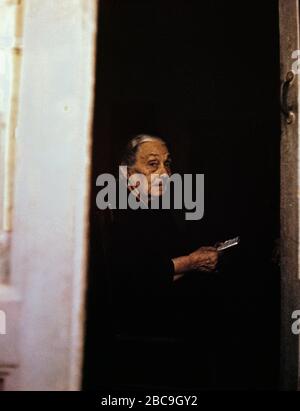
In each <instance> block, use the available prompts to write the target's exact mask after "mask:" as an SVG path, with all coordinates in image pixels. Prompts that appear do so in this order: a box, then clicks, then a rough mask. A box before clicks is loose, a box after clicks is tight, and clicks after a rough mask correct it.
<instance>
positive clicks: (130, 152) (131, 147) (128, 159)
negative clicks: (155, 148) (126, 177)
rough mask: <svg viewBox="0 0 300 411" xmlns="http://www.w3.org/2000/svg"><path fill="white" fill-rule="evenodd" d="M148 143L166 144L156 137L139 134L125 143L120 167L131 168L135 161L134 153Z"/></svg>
mask: <svg viewBox="0 0 300 411" xmlns="http://www.w3.org/2000/svg"><path fill="white" fill-rule="evenodd" d="M148 141H159V142H160V143H162V144H166V142H165V141H164V140H163V139H162V138H160V137H156V136H151V135H149V134H139V135H138V136H135V137H133V138H132V139H131V140H129V142H128V143H127V146H126V149H125V152H124V155H123V157H122V161H121V165H122V166H127V167H132V166H133V165H134V164H135V161H136V153H137V151H138V149H139V147H140V145H141V144H143V143H147V142H148Z"/></svg>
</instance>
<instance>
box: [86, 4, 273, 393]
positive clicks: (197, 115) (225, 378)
mask: <svg viewBox="0 0 300 411" xmlns="http://www.w3.org/2000/svg"><path fill="white" fill-rule="evenodd" d="M278 32H279V19H278V2H277V1H271V0H268V1H265V2H263V3H262V2H259V1H258V0H254V1H252V2H248V3H246V4H245V3H238V2H222V1H217V0H211V1H210V2H199V1H193V0H189V1H182V0H172V1H171V0H166V1H163V2H162V1H156V0H113V1H104V0H103V1H100V13H99V33H98V64H97V84H96V103H95V120H94V140H93V165H92V167H93V172H92V200H91V204H92V209H91V213H90V221H91V233H90V265H89V266H90V268H89V291H88V299H87V319H88V320H87V334H86V346H85V366H84V379H83V388H84V389H87V390H88V389H99V388H101V387H108V388H137V387H144V388H147V389H151V388H157V387H158V386H160V387H166V388H198V389H200V388H201V387H202V384H203V381H205V379H206V377H207V380H209V383H208V384H207V385H206V386H205V384H204V386H205V388H208V389H210V388H211V389H239V388H240V389H260V388H269V389H276V388H278V379H279V326H280V292H279V290H280V278H279V277H280V272H279V265H278V257H277V253H276V250H277V248H278V239H279V235H280V226H279V205H280V191H279V187H280V182H279V180H280V176H279V170H280V155H279V153H280V103H279V100H280V99H279V79H280V71H279V70H280V67H279V33H278ZM140 133H147V134H154V135H158V136H161V137H163V138H164V139H166V140H167V141H168V143H169V145H170V149H171V152H172V155H173V158H174V163H175V168H176V171H178V172H180V173H204V175H205V214H204V217H203V218H202V219H201V220H199V221H194V222H189V224H188V227H187V230H188V231H187V232H188V236H189V240H190V241H191V242H192V243H194V244H195V247H200V246H201V245H213V244H214V243H216V242H217V241H220V240H227V239H229V238H232V237H235V236H236V235H239V236H240V237H241V245H240V248H239V250H238V252H236V253H235V254H233V257H232V258H231V260H230V261H229V262H228V263H227V266H226V267H224V269H223V270H222V271H221V273H219V274H218V275H209V276H207V275H204V276H201V275H199V276H198V277H197V278H195V277H193V278H192V279H191V280H188V281H186V282H185V284H184V291H183V294H182V298H183V300H182V301H183V305H184V306H185V307H187V310H188V312H189V316H188V327H191V328H195V329H197V334H198V338H199V339H201V338H202V336H203V338H207V340H208V342H209V344H208V345H209V346H211V347H212V348H211V351H210V352H208V353H207V356H208V357H209V358H210V359H211V361H210V364H211V369H210V370H209V372H210V373H211V375H210V377H209V378H208V376H207V375H206V374H205V372H204V371H203V370H204V369H205V367H202V358H203V353H201V355H200V353H199V351H201V350H203V347H202V348H199V350H197V344H196V343H195V346H194V347H193V349H192V353H191V354H190V357H189V361H190V366H188V367H187V368H186V369H185V371H187V370H191V372H190V373H189V374H190V375H186V376H185V377H184V378H183V379H182V380H181V381H174V380H172V378H171V377H172V376H171V370H172V367H170V372H169V374H168V373H166V375H165V379H164V380H163V381H158V379H157V375H158V373H157V374H156V373H155V372H154V371H153V370H152V371H150V368H149V370H148V368H147V364H146V363H145V364H143V367H142V368H143V370H141V368H139V364H137V363H138V362H139V360H138V358H137V356H135V355H134V353H136V352H140V354H141V353H144V354H146V351H145V348H141V343H140V342H131V343H128V342H126V343H125V342H124V343H123V345H122V343H120V345H119V348H118V349H119V351H118V353H117V352H116V351H115V350H116V347H115V346H114V345H112V344H111V332H112V330H111V323H110V322H111V318H110V313H109V308H108V307H109V303H108V300H109V294H110V289H109V283H110V281H109V278H108V275H107V263H106V258H105V255H106V246H107V245H106V243H107V235H108V231H107V230H108V229H109V227H107V225H106V217H105V215H104V214H105V213H103V212H101V211H100V210H98V209H97V207H96V193H97V187H96V185H95V181H96V178H97V176H98V175H99V174H101V173H107V172H114V171H115V167H116V166H117V165H119V164H120V160H121V155H122V150H123V149H124V146H125V144H126V142H127V141H128V139H129V138H131V137H132V136H133V135H137V134H140ZM196 341H197V340H196ZM128 344H129V346H128ZM130 344H131V346H130ZM166 349H167V350H172V349H173V348H172V347H171V346H170V345H168V346H167V348H166ZM139 350H140V351H139ZM184 350H185V351H187V350H189V347H185V348H184ZM120 353H121V354H120ZM122 353H123V358H122ZM126 353H127V354H128V353H131V354H132V355H131V356H130V361H129V362H128V361H127V362H126V361H125V360H126V359H125V358H124V356H125V355H126ZM141 355H142V354H141ZM178 355H180V354H178V352H176V350H175V349H174V362H176V358H177V357H176V356H178ZM116 358H118V361H116ZM123 360H124V361H123Z"/></svg>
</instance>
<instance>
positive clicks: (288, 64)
mask: <svg viewBox="0 0 300 411" xmlns="http://www.w3.org/2000/svg"><path fill="white" fill-rule="evenodd" d="M279 26H280V72H281V74H280V76H281V78H280V82H281V109H282V113H281V147H280V154H281V160H280V169H281V170H280V171H281V181H280V190H281V195H280V209H281V216H280V229H281V241H280V242H281V245H280V253H281V356H280V366H281V371H280V388H281V389H283V390H295V389H300V383H299V369H300V362H299V360H300V357H299V336H298V335H295V334H293V333H292V329H291V326H292V322H293V320H292V313H293V312H294V311H296V310H299V309H300V298H299V296H300V292H299V289H300V287H299V285H300V271H299V259H300V248H299V246H300V244H299V212H300V207H299V183H300V179H299V176H300V173H299V166H300V160H299V158H300V155H299V148H300V144H299V138H300V136H299V132H300V118H299V89H300V88H299V86H300V77H299V75H297V74H295V72H294V71H293V67H294V66H293V63H294V61H293V58H292V53H293V52H294V51H295V50H299V49H300V44H299V43H300V36H299V1H298V0H279ZM292 71H293V72H294V74H291V72H292ZM299 73H300V72H299Z"/></svg>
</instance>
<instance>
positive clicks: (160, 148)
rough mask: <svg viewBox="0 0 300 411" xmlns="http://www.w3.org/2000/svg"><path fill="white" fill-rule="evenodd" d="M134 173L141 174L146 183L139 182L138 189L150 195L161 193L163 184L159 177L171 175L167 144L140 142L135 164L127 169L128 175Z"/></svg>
mask: <svg viewBox="0 0 300 411" xmlns="http://www.w3.org/2000/svg"><path fill="white" fill-rule="evenodd" d="M135 173H140V174H143V175H144V176H145V177H146V179H145V180H146V181H147V183H148V184H146V183H145V182H144V183H141V184H140V185H139V186H138V190H139V191H142V192H143V193H144V194H151V195H152V196H160V195H162V194H163V192H164V190H165V184H162V182H161V179H162V178H163V177H169V176H170V175H171V156H170V153H169V150H168V148H167V146H166V145H165V144H164V143H162V142H160V141H147V142H145V143H142V144H141V145H140V146H139V148H138V151H137V154H136V161H135V164H134V166H133V167H131V169H130V170H129V175H132V174H135ZM151 175H152V179H151ZM151 180H152V181H151Z"/></svg>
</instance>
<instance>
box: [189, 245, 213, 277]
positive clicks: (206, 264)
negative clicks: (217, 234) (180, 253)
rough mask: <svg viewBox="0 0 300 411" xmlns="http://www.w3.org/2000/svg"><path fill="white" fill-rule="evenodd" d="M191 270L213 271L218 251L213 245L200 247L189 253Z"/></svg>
mask: <svg viewBox="0 0 300 411" xmlns="http://www.w3.org/2000/svg"><path fill="white" fill-rule="evenodd" d="M189 260H190V267H191V270H193V271H205V272H212V271H215V269H216V267H217V264H218V251H217V249H216V248H215V247H200V248H198V250H196V251H194V252H192V253H191V254H190V255H189Z"/></svg>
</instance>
